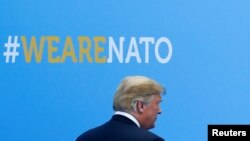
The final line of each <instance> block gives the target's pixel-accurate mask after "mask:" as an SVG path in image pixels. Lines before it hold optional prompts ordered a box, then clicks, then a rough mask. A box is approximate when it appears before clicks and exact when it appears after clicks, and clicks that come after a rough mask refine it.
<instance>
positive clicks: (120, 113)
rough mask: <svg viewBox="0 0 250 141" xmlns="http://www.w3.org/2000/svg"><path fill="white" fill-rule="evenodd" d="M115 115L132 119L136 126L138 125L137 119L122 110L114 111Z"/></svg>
mask: <svg viewBox="0 0 250 141" xmlns="http://www.w3.org/2000/svg"><path fill="white" fill-rule="evenodd" d="M115 115H122V116H125V117H127V118H129V119H130V120H132V121H133V122H134V123H135V124H136V125H137V126H138V127H140V124H139V122H138V120H137V119H136V118H135V117H133V116H132V115H131V114H129V113H126V112H122V111H115Z"/></svg>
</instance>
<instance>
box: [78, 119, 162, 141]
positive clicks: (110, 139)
mask: <svg viewBox="0 0 250 141" xmlns="http://www.w3.org/2000/svg"><path fill="white" fill-rule="evenodd" d="M76 141H164V139H162V138H161V137H159V136H157V135H156V134H154V133H152V132H150V131H147V130H145V129H142V128H139V127H138V126H137V125H136V124H135V123H134V122H133V121H132V120H130V119H129V118H127V117H125V116H122V115H114V116H113V117H112V118H111V120H110V121H108V122H106V123H105V124H103V125H101V126H99V127H96V128H93V129H90V130H88V131H87V132H85V133H83V134H81V135H80V136H79V137H78V138H77V139H76Z"/></svg>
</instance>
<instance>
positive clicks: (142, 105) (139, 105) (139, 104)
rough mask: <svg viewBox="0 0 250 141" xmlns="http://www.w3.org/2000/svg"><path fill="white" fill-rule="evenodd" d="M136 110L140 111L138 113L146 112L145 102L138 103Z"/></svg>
mask: <svg viewBox="0 0 250 141" xmlns="http://www.w3.org/2000/svg"><path fill="white" fill-rule="evenodd" d="M136 109H137V111H138V113H140V114H141V113H143V111H144V104H143V102H142V101H139V100H138V101H137V102H136Z"/></svg>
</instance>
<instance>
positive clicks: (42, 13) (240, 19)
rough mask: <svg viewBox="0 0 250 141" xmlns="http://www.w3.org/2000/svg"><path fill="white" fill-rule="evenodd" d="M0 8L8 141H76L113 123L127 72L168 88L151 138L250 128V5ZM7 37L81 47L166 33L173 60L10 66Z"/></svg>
mask: <svg viewBox="0 0 250 141" xmlns="http://www.w3.org/2000/svg"><path fill="white" fill-rule="evenodd" d="M0 9H1V13H0V80H1V81H0V121H1V122H0V140H1V141H20V140H23V141H33V140H35V141H55V140H58V141H73V140H75V138H76V137H77V136H78V135H79V134H80V133H82V132H83V131H86V130H87V129H90V128H93V127H95V126H98V125H100V124H102V123H104V122H105V121H107V120H109V119H110V117H111V116H112V114H113V111H112V101H113V94H114V92H115V90H116V87H117V85H118V84H119V82H120V80H121V79H122V78H123V77H125V76H128V75H145V76H148V77H151V78H153V79H155V80H157V81H159V82H160V83H161V84H163V85H164V86H165V87H166V89H167V94H166V95H165V96H164V97H163V102H162V104H161V107H162V111H163V112H162V114H161V115H160V116H159V118H158V121H157V123H156V127H155V128H154V129H153V130H152V132H154V133H156V134H158V135H160V136H162V137H163V138H165V140H167V141H204V140H207V125H208V124H249V123H250V110H249V107H250V102H249V99H250V85H249V84H250V73H249V72H250V65H249V63H250V55H249V54H250V42H249V40H250V26H249V25H250V12H249V9H250V1H247V0H241V1H233V0H221V1H218V0H210V1H205V0H189V1H187V0H179V1H176V0H159V1H153V0H143V1H142V0H136V1H132V0H126V1H125V0H122V1H115V0H105V1H97V0H85V1H81V0H75V1H66V0H60V1H51V0H50V1H48V0H43V1H38V0H22V1H17V0H16V1H14V0H1V1H0ZM9 35H12V36H14V35H17V36H19V37H20V36H22V35H24V36H27V37H31V36H36V37H37V38H38V37H40V36H52V35H54V36H59V37H60V39H61V42H60V47H62V46H63V44H64V42H63V41H64V39H65V38H66V36H71V37H72V38H73V43H74V46H76V47H77V37H78V36H80V35H83V36H89V37H93V36H105V37H108V36H112V37H114V38H119V37H121V36H124V37H132V36H134V37H136V38H139V37H142V36H153V37H155V38H158V37H162V36H165V37H168V38H169V39H170V41H171V42H172V44H173V56H172V58H171V60H170V62H169V63H167V64H160V63H157V62H153V61H152V62H151V63H149V64H145V63H142V64H138V63H135V61H131V63H129V64H119V63H117V62H115V63H112V64H95V63H93V64H90V63H86V62H85V63H82V64H81V63H72V61H71V60H67V61H66V62H65V63H59V64H50V63H48V62H47V60H43V61H42V63H40V64H39V63H35V62H34V61H33V62H32V63H25V60H24V55H23V52H22V51H21V52H20V56H19V57H17V58H16V63H15V64H6V63H5V58H4V56H3V55H2V54H3V52H4V51H5V48H4V43H5V42H7V38H8V36H9ZM20 50H21V49H20ZM60 50H62V49H60ZM46 55H47V54H45V55H44V58H45V59H46ZM150 57H152V58H153V57H154V56H153V54H151V56H150Z"/></svg>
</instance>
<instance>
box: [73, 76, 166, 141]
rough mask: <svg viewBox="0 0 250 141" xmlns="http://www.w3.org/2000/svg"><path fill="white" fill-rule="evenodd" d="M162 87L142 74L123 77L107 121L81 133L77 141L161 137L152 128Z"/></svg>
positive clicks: (155, 140)
mask: <svg viewBox="0 0 250 141" xmlns="http://www.w3.org/2000/svg"><path fill="white" fill-rule="evenodd" d="M164 92H165V91H164V88H163V87H162V86H161V85H160V84H158V83H157V82H156V81H154V80H152V79H150V78H147V77H144V76H131V77H126V78H124V79H123V81H122V82H121V84H120V85H119V86H118V88H117V91H116V93H115V96H114V102H113V109H114V111H115V114H114V115H113V117H112V118H111V120H110V121H108V122H106V123H105V124H103V125H101V126H98V127H96V128H93V129H90V130H88V131H86V132H85V133H83V134H81V135H80V136H79V137H78V138H77V139H76V141H164V139H162V138H161V137H159V136H157V135H156V134H154V133H152V132H150V131H148V130H149V129H151V128H154V126H155V121H156V119H157V115H158V114H160V113H161V109H160V107H159V103H160V102H161V94H163V93H164Z"/></svg>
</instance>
